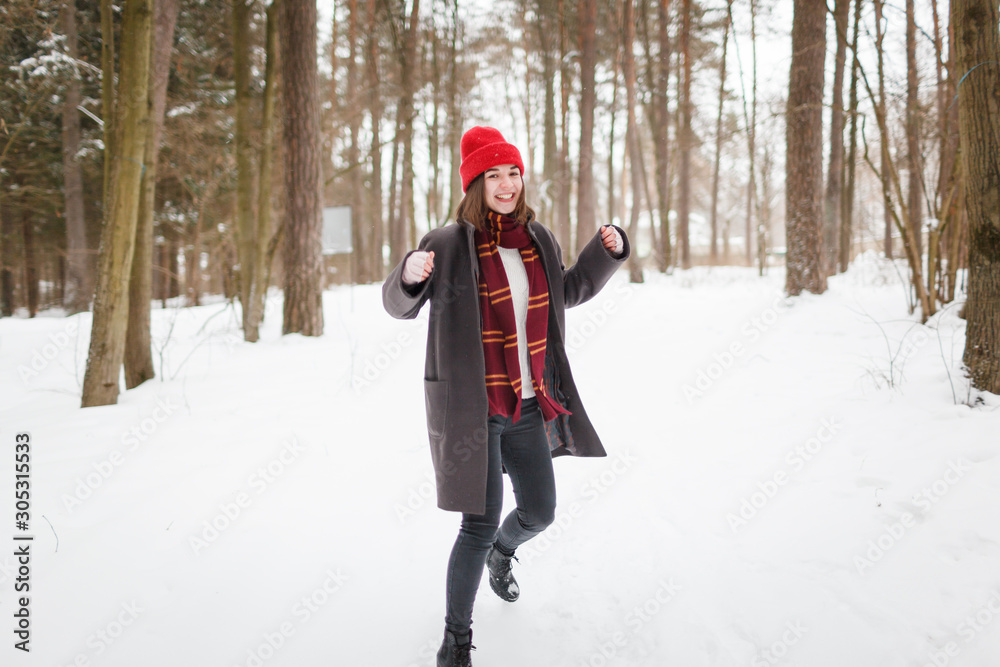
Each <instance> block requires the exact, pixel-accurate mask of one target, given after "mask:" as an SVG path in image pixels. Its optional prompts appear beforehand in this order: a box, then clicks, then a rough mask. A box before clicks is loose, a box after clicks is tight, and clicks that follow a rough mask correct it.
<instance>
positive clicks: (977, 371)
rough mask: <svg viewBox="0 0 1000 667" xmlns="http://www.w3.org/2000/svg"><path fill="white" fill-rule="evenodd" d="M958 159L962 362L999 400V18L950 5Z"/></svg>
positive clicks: (971, 0)
mask: <svg viewBox="0 0 1000 667" xmlns="http://www.w3.org/2000/svg"><path fill="white" fill-rule="evenodd" d="M951 21H952V25H953V29H954V31H955V46H956V53H955V56H956V58H955V60H956V65H957V67H958V73H960V74H962V83H961V85H960V86H958V118H959V120H958V124H959V133H960V137H961V139H960V142H961V143H960V146H961V148H960V153H961V159H962V164H963V171H964V173H965V179H964V180H965V187H966V210H967V211H968V215H969V289H968V298H967V300H966V302H965V320H966V322H967V328H966V338H965V354H964V356H963V360H964V361H965V365H966V366H967V367H968V369H969V376H970V378H971V379H972V384H973V386H975V387H976V388H978V389H980V390H983V391H989V392H992V393H994V394H1000V160H998V158H997V156H1000V65H998V64H997V63H1000V10H998V8H997V3H996V1H995V0H952V3H951Z"/></svg>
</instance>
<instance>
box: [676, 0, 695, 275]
mask: <svg viewBox="0 0 1000 667" xmlns="http://www.w3.org/2000/svg"><path fill="white" fill-rule="evenodd" d="M682 7H683V9H682V14H681V15H682V24H681V34H680V38H681V56H682V57H683V58H684V79H683V82H682V84H681V92H680V96H679V97H680V101H679V106H680V109H679V111H680V126H679V130H680V133H679V134H680V136H679V137H678V143H679V144H680V153H681V165H680V174H679V175H678V180H679V185H680V201H679V202H678V204H677V245H678V253H679V254H680V260H681V268H683V269H690V268H691V242H690V216H691V148H692V146H691V144H692V143H693V137H692V136H691V115H692V109H691V107H692V103H691V69H692V68H691V0H684V2H683V5H682Z"/></svg>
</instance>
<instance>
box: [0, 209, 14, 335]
mask: <svg viewBox="0 0 1000 667" xmlns="http://www.w3.org/2000/svg"><path fill="white" fill-rule="evenodd" d="M13 240H14V220H13V212H12V211H11V208H10V206H9V205H7V204H6V203H4V202H3V200H0V316H2V317H11V316H12V315H13V314H14V309H15V307H16V305H15V303H14V271H13V267H14V252H13V250H12V248H11V244H12V243H13Z"/></svg>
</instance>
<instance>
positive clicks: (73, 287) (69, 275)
mask: <svg viewBox="0 0 1000 667" xmlns="http://www.w3.org/2000/svg"><path fill="white" fill-rule="evenodd" d="M59 18H60V23H61V25H62V31H63V34H64V35H65V36H66V54H67V55H68V56H69V57H70V58H72V59H74V60H76V59H77V58H79V48H78V46H77V41H78V38H77V29H76V2H75V0H65V1H64V3H63V6H62V8H61V10H60V14H59ZM78 106H80V77H79V73H78V72H76V71H74V73H73V75H72V76H71V77H70V79H69V81H67V83H66V98H65V99H64V100H63V115H62V156H63V189H64V192H63V196H64V202H65V209H64V213H63V217H64V219H65V221H66V259H67V261H66V289H65V291H64V292H63V307H64V308H65V309H66V312H67V314H69V315H72V314H74V313H79V312H82V311H85V310H87V308H88V307H89V306H90V297H91V296H92V295H93V292H94V275H93V271H92V269H91V262H90V253H89V252H88V250H87V226H86V220H85V219H84V211H83V173H82V170H81V168H80V160H79V158H78V157H77V154H78V153H79V151H80V111H79V110H78V109H77V107H78Z"/></svg>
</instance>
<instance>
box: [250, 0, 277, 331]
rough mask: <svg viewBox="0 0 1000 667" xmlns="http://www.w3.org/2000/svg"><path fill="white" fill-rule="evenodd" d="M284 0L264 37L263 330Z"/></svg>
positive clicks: (258, 285) (254, 307)
mask: <svg viewBox="0 0 1000 667" xmlns="http://www.w3.org/2000/svg"><path fill="white" fill-rule="evenodd" d="M281 1H282V0H274V1H273V2H272V3H271V4H270V6H269V7H268V8H267V27H266V28H265V38H264V40H265V41H264V53H265V55H264V57H265V63H264V108H263V114H262V117H261V130H262V136H261V146H260V174H259V185H258V188H257V240H256V242H255V243H254V250H255V252H256V257H255V258H254V269H253V276H254V282H253V291H252V292H251V294H250V307H251V311H250V325H251V327H252V328H253V330H254V331H256V332H259V330H260V325H261V323H262V322H263V321H264V311H265V308H264V306H265V301H266V299H267V288H268V283H269V282H270V280H269V278H270V273H271V271H270V268H271V257H272V255H271V254H269V253H268V252H267V249H268V247H269V245H270V242H271V208H272V206H271V193H272V189H271V179H272V178H273V174H272V169H271V162H272V160H273V159H274V141H275V137H274V129H275V128H274V125H275V118H274V116H275V107H276V103H277V87H278V63H277V61H278V12H279V7H280V3H281Z"/></svg>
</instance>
